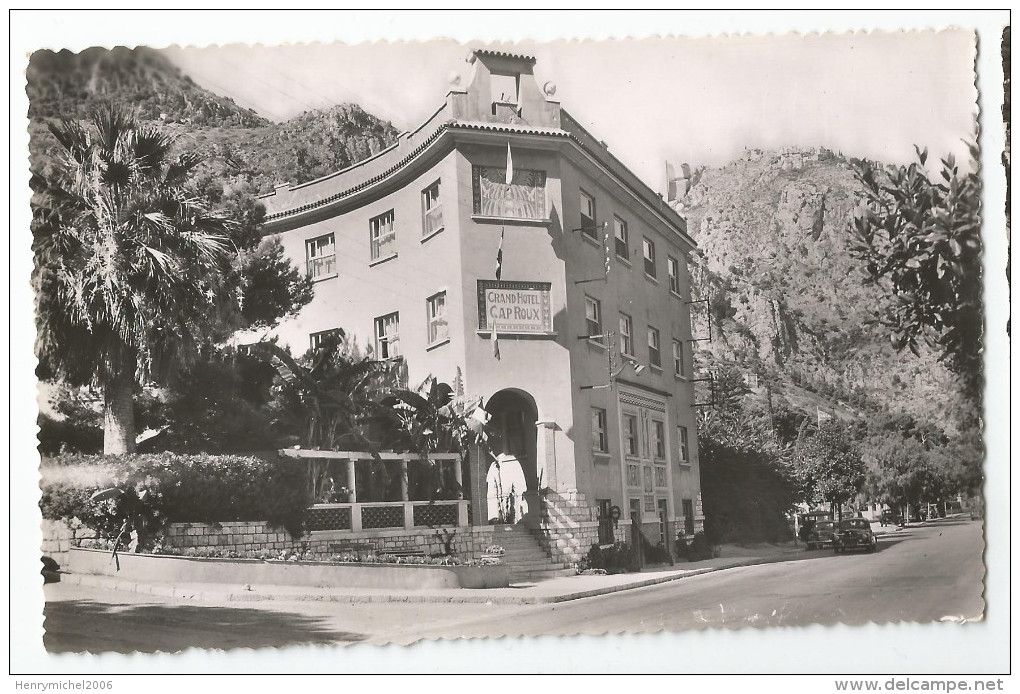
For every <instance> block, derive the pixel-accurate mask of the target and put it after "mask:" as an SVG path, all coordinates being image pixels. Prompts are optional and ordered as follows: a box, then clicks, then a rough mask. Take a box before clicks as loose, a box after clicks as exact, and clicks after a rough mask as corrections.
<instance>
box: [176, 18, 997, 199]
mask: <svg viewBox="0 0 1020 694" xmlns="http://www.w3.org/2000/svg"><path fill="white" fill-rule="evenodd" d="M480 45H482V44H481V43H479V42H475V43H469V44H463V43H458V42H456V41H451V40H437V41H429V42H398V43H381V42H376V43H362V44H356V45H346V44H340V43H332V44H327V43H318V44H297V45H283V46H273V47H267V46H261V45H260V46H246V45H239V44H234V45H226V46H216V47H208V48H201V49H196V48H186V49H182V48H179V47H170V48H167V49H165V50H164V54H165V55H166V56H167V57H168V58H169V59H170V60H171V61H172V62H174V63H175V64H177V65H178V66H179V67H181V69H182V70H183V71H184V72H185V73H186V74H188V75H190V76H191V77H192V78H193V79H194V80H195V81H196V82H198V83H199V84H200V85H202V86H203V87H206V88H207V89H209V90H211V91H214V92H217V93H219V94H224V95H226V96H229V97H231V98H233V99H234V100H235V101H237V102H238V103H239V104H241V105H243V106H247V107H250V108H253V109H254V110H256V111H257V112H259V113H260V114H262V115H263V116H265V117H267V118H270V119H272V120H277V121H280V120H285V119H287V118H290V117H292V116H294V115H296V114H298V113H300V112H302V111H306V110H310V109H316V108H325V107H329V106H331V105H334V104H338V103H343V102H356V103H358V104H360V105H361V106H362V107H363V108H364V109H365V110H367V111H369V112H370V113H372V114H373V115H375V116H377V117H380V118H383V119H386V120H390V121H391V122H393V124H394V125H395V126H396V127H397V128H398V129H401V130H411V129H413V128H415V127H416V126H417V125H419V124H420V123H422V122H423V121H424V120H425V119H426V118H427V117H428V116H429V115H430V114H431V113H432V112H433V111H434V110H435V109H436V108H437V107H438V106H439V105H440V104H441V103H442V101H443V98H444V97H445V94H446V92H447V90H448V88H449V79H450V76H451V75H452V74H454V73H460V74H461V75H462V77H464V78H467V77H468V75H469V66H468V64H467V63H466V62H465V57H466V56H467V55H468V53H469V50H470V48H472V47H477V46H480ZM490 45H492V44H490ZM495 45H496V46H497V47H500V48H503V49H507V50H513V51H515V52H524V53H528V54H531V55H534V56H536V58H537V63H536V66H535V72H536V77H537V79H538V82H539V84H544V83H545V82H547V81H552V82H554V83H555V84H556V86H557V92H556V96H557V98H559V99H560V101H561V103H562V105H563V107H564V108H565V109H566V110H567V111H568V112H569V113H570V114H571V115H572V116H574V117H575V118H577V119H578V120H579V121H580V122H581V123H582V125H584V126H585V127H587V128H588V129H589V130H590V131H591V132H592V133H593V134H595V136H596V137H598V138H599V139H603V140H605V141H606V142H607V143H608V144H609V147H610V149H611V150H612V151H613V153H614V154H616V155H617V156H618V157H619V158H620V159H621V160H623V161H624V163H625V164H627V165H628V166H629V167H630V168H631V169H632V170H634V171H635V173H637V174H638V175H639V176H640V177H641V178H642V179H644V180H645V182H646V183H648V184H649V185H651V186H652V187H653V188H655V189H657V190H662V188H663V185H664V176H665V174H664V169H665V166H664V164H665V162H666V161H667V160H668V161H670V162H673V163H680V162H687V163H690V164H692V165H701V164H705V165H709V166H720V165H723V164H725V163H726V162H728V161H731V160H732V159H734V158H736V157H738V156H740V154H741V152H742V151H743V150H744V149H745V148H763V149H774V148H779V147H785V146H824V147H827V148H829V149H832V150H834V151H840V152H843V153H844V154H847V155H852V156H856V157H866V158H870V159H876V160H879V161H884V162H887V163H897V164H899V163H908V162H910V161H912V159H913V157H914V153H913V152H914V150H913V145H914V144H919V145H921V146H927V147H929V149H930V150H931V153H932V154H933V155H939V156H942V155H944V154H945V153H947V152H953V153H954V154H955V155H956V156H957V158H962V157H965V155H966V151H967V150H966V147H965V145H964V142H963V141H964V140H966V139H973V138H974V133H975V123H976V114H977V106H976V100H977V90H976V87H975V79H974V59H975V50H976V43H975V36H974V33H973V32H972V31H969V30H962V29H958V30H947V31H916V32H872V33H865V32H857V33H842V34H817V33H816V34H808V35H799V34H788V35H766V36H726V37H722V38H685V37H678V38H654V39H643V40H634V39H629V40H628V39H623V40H613V41H590V40H589V41H569V42H567V41H558V42H553V43H534V42H519V43H514V44H506V43H503V44H495Z"/></svg>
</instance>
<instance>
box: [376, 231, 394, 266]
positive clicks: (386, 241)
mask: <svg viewBox="0 0 1020 694" xmlns="http://www.w3.org/2000/svg"><path fill="white" fill-rule="evenodd" d="M396 241H397V234H396V233H395V232H392V231H391V232H389V233H387V234H385V235H383V236H377V237H375V238H374V239H372V260H381V259H382V258H388V257H389V256H391V255H393V254H394V253H396V252H397V243H396Z"/></svg>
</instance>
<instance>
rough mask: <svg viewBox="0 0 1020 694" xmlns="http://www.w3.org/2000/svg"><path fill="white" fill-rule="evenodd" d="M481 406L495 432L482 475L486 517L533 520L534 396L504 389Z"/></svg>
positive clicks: (535, 489)
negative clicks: (483, 406) (486, 507)
mask: <svg viewBox="0 0 1020 694" xmlns="http://www.w3.org/2000/svg"><path fill="white" fill-rule="evenodd" d="M485 409H486V411H487V412H489V414H490V415H491V416H492V419H491V420H490V422H489V427H490V429H491V430H492V431H493V432H495V440H494V441H493V442H492V452H493V453H494V454H495V455H496V460H494V461H492V463H491V464H490V467H489V471H488V474H487V475H486V480H487V494H486V496H487V504H488V514H487V515H488V518H489V519H490V520H492V519H495V522H497V523H501V524H503V523H507V524H513V523H517V522H521V521H524V522H526V523H531V522H535V523H536V524H537V522H538V518H539V516H540V513H539V508H538V499H539V495H538V489H539V479H538V472H537V469H538V468H537V455H536V450H537V439H536V436H537V427H536V425H535V422H536V420H537V419H538V408H537V407H536V405H535V400H534V398H532V397H531V395H530V394H528V393H527V392H525V391H523V390H518V389H505V390H501V391H499V392H497V393H496V394H495V395H493V396H492V397H491V398H489V401H488V403H486V405H485Z"/></svg>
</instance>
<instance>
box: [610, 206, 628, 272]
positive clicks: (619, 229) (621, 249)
mask: <svg viewBox="0 0 1020 694" xmlns="http://www.w3.org/2000/svg"><path fill="white" fill-rule="evenodd" d="M613 236H614V237H615V239H616V241H615V243H616V255H617V257H619V258H621V259H623V260H628V261H629V260H630V242H629V237H628V236H627V222H625V221H623V220H622V219H620V218H619V217H613Z"/></svg>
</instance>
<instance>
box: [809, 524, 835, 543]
mask: <svg viewBox="0 0 1020 694" xmlns="http://www.w3.org/2000/svg"><path fill="white" fill-rule="evenodd" d="M835 539H836V521H831V520H820V521H816V522H815V524H814V527H812V528H811V531H810V532H809V533H808V536H807V546H808V549H816V548H818V547H828V546H830V545H832V543H833V542H834V541H835Z"/></svg>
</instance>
